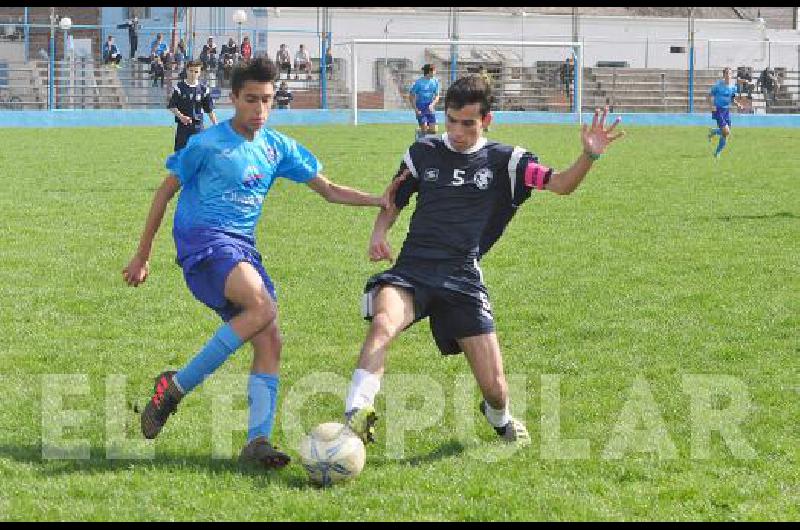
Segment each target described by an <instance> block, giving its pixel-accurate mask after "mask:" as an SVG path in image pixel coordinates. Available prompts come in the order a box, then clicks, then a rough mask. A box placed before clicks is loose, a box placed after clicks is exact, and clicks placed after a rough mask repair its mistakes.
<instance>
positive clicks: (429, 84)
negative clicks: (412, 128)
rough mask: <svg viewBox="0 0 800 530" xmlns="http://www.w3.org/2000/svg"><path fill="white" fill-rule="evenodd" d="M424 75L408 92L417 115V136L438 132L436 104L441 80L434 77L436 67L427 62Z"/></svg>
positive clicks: (418, 137)
mask: <svg viewBox="0 0 800 530" xmlns="http://www.w3.org/2000/svg"><path fill="white" fill-rule="evenodd" d="M422 73H423V76H422V77H420V78H419V79H417V80H416V81H415V82H414V84H413V85H412V86H411V90H409V92H408V100H409V102H410V103H411V107H412V108H413V109H414V114H415V115H416V117H417V123H418V124H419V130H418V131H417V134H416V138H417V139H420V138H422V137H424V136H425V135H427V134H436V104H437V103H438V102H439V93H440V88H439V80H438V79H436V78H435V77H433V76H434V75H435V74H436V67H435V66H433V65H432V64H426V65H425V66H423V67H422Z"/></svg>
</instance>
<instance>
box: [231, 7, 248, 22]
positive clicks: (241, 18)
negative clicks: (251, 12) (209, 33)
mask: <svg viewBox="0 0 800 530" xmlns="http://www.w3.org/2000/svg"><path fill="white" fill-rule="evenodd" d="M233 21H234V22H235V23H237V24H240V25H241V24H244V23H245V22H247V13H245V11H244V9H237V10H236V11H234V12H233Z"/></svg>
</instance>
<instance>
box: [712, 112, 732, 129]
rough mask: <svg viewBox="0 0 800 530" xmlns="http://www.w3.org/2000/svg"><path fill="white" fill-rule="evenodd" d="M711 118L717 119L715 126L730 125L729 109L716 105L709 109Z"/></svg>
mask: <svg viewBox="0 0 800 530" xmlns="http://www.w3.org/2000/svg"><path fill="white" fill-rule="evenodd" d="M711 118H713V119H715V120H717V127H719V128H720V129H722V128H723V127H725V126H728V127H730V126H731V111H730V109H725V108H722V107H717V108H716V109H715V110H713V111H711Z"/></svg>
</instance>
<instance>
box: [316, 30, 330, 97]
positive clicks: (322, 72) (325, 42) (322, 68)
mask: <svg viewBox="0 0 800 530" xmlns="http://www.w3.org/2000/svg"><path fill="white" fill-rule="evenodd" d="M329 48H330V34H327V35H325V36H323V38H322V58H321V59H320V61H319V79H320V90H321V91H322V93H321V94H320V95H321V96H322V97H321V103H322V104H321V105H320V107H321V108H323V109H327V108H328V61H327V55H328V49H329Z"/></svg>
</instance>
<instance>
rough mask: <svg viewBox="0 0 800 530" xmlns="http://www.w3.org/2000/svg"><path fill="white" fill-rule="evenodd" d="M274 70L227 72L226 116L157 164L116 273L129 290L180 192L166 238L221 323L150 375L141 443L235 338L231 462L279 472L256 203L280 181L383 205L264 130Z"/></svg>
mask: <svg viewBox="0 0 800 530" xmlns="http://www.w3.org/2000/svg"><path fill="white" fill-rule="evenodd" d="M276 77H277V67H276V66H275V64H274V63H273V62H272V61H270V60H268V59H265V58H259V59H255V60H253V61H252V62H250V63H247V65H241V66H239V67H236V68H235V70H234V72H233V74H232V81H231V101H232V102H233V106H234V108H235V115H234V117H233V118H232V119H230V120H226V121H224V122H222V123H220V124H219V125H218V126H216V127H212V128H210V129H208V130H206V131H203V132H201V133H199V134H195V135H193V136H192V137H191V138H190V139H189V142H188V143H187V145H186V147H185V148H183V149H181V150H180V151H178V152H177V153H174V154H172V155H171V156H170V157H168V158H167V162H166V167H167V169H168V170H169V172H170V174H169V175H168V176H167V177H166V178H165V179H164V181H163V182H162V183H161V186H160V187H159V188H158V190H157V191H156V193H155V196H154V198H153V201H152V205H151V207H150V211H149V213H148V216H147V220H146V223H145V227H144V230H143V232H142V235H141V239H140V242H139V247H138V249H137V251H136V253H135V254H134V255H133V257H132V258H131V260H130V263H128V265H127V266H126V267H125V268H124V269H123V271H122V275H123V279H124V280H125V282H127V283H128V285H130V286H134V287H136V286H138V285H140V284H142V283H143V282H144V281H145V280H146V279H147V276H148V273H149V259H150V252H151V249H152V245H153V239H154V238H155V235H156V232H157V231H158V228H159V226H160V225H161V221H162V218H163V216H164V212H165V210H166V208H167V204H168V203H169V201H170V200H171V199H172V197H173V196H174V195H175V194H176V193H177V192H178V191H179V190H180V195H179V198H178V205H177V207H176V209H175V217H174V223H173V238H174V240H175V247H176V250H177V262H178V264H179V265H180V266H181V267H182V268H183V274H184V279H185V281H186V285H187V286H188V288H189V290H190V291H191V292H192V294H193V295H194V296H195V298H197V299H198V300H199V301H201V302H203V303H204V304H205V305H206V306H208V307H209V308H211V309H213V310H214V311H215V312H216V313H217V314H218V315H219V316H220V318H221V319H222V320H223V322H224V324H223V325H222V326H221V327H220V328H219V329H217V331H216V332H215V333H214V335H213V337H211V339H210V340H209V341H208V342H207V343H206V344H205V345H204V346H203V347H202V349H201V350H200V351H199V352H198V353H197V354H196V355H194V356H193V357H192V359H191V360H190V361H189V362H188V363H187V364H186V365H184V366H183V368H181V369H180V370H179V371H177V373H176V372H174V371H164V372H162V373H161V374H160V375H158V376H157V377H156V381H155V389H154V393H153V396H152V398H151V399H150V401H148V403H147V405H146V407H145V409H144V411H143V412H142V416H141V428H142V433H143V434H144V436H145V438H148V439H152V438H155V437H156V436H157V435H158V433H159V432H160V431H161V429H162V427H163V426H164V424H165V423H166V421H167V419H168V418H169V415H170V414H173V413H174V412H175V411H176V410H177V406H178V403H179V402H180V401H181V400H182V399H183V398H184V397H185V396H186V394H188V393H189V392H191V391H192V390H193V389H194V388H196V387H197V386H198V385H200V384H201V383H202V382H203V380H205V378H206V377H208V376H210V375H211V374H212V373H213V372H214V371H215V370H217V368H219V367H220V366H221V365H222V364H223V363H224V362H225V361H226V360H227V359H228V357H230V355H231V354H233V352H235V351H236V350H238V349H239V348H240V347H241V346H242V344H244V343H245V342H250V344H251V345H252V346H253V362H252V366H251V370H250V371H251V373H250V378H249V382H248V389H247V391H248V404H249V421H248V431H247V440H248V443H247V445H246V446H245V447H244V449H243V450H242V453H241V455H240V460H241V461H242V462H244V463H257V464H261V465H263V466H265V467H267V468H275V467H283V466H284V465H286V464H287V463H288V462H289V456H288V455H286V454H284V453H282V452H280V451H278V450H277V449H275V448H274V447H273V446H272V445H271V443H270V441H269V440H270V434H271V430H272V425H273V421H274V416H275V408H276V405H277V397H278V382H279V377H278V373H279V368H280V354H281V347H282V339H281V335H280V332H279V329H278V311H277V305H276V295H275V288H274V286H273V283H272V281H271V280H270V277H269V275H268V274H267V272H266V270H265V269H264V266H263V264H262V261H261V255H260V254H259V253H258V251H257V250H256V244H255V227H256V224H257V222H258V219H259V217H260V215H261V211H262V203H263V201H264V199H265V197H266V195H267V192H268V191H269V189H270V187H271V186H272V184H273V183H274V181H275V179H277V178H279V177H282V178H286V179H289V180H291V181H293V182H297V183H302V184H306V185H308V187H309V188H311V189H312V190H313V191H315V192H317V193H318V194H320V195H321V196H322V197H323V198H325V199H326V200H327V201H328V202H333V203H339V204H349V205H354V206H376V207H381V206H384V205H387V204H389V201H391V200H393V196H392V193H393V191H390V190H391V189H392V187H391V186H390V188H389V189H387V192H386V194H385V196H383V197H381V196H375V195H371V194H368V193H364V192H362V191H359V190H355V189H352V188H348V187H345V186H340V185H337V184H334V183H333V182H331V181H329V180H328V179H327V178H326V177H325V176H323V175H322V174H321V173H320V171H321V170H322V165H321V164H320V162H319V161H318V160H317V159H316V158H315V157H314V155H313V154H312V153H311V152H309V151H308V150H307V149H306V148H305V147H303V146H302V145H300V144H299V143H297V142H296V141H295V140H294V139H292V138H290V137H288V136H286V135H284V134H282V133H279V132H277V131H275V130H273V129H270V128H268V127H264V124H265V122H266V120H267V117H268V116H269V112H270V109H271V107H272V103H273V97H274V94H275V84H274V82H275V79H276Z"/></svg>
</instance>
